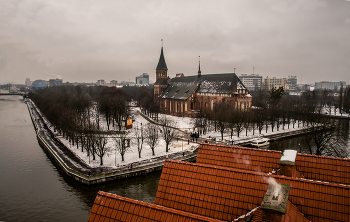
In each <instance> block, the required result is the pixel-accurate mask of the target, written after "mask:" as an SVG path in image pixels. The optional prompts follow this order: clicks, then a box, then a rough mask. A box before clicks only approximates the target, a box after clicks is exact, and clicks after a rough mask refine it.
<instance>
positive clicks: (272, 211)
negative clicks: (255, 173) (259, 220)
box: [260, 179, 290, 222]
mask: <svg viewBox="0 0 350 222" xmlns="http://www.w3.org/2000/svg"><path fill="white" fill-rule="evenodd" d="M272 180H273V181H274V182H273V183H270V185H269V187H268V188H267V191H266V194H265V197H264V199H263V202H262V203H261V206H260V208H261V209H262V210H263V211H264V214H263V221H275V222H277V221H284V218H285V217H284V215H285V214H286V210H287V204H288V197H289V189H290V186H289V185H287V184H283V183H277V182H275V180H274V179H272Z"/></svg>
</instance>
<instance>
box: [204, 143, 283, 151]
mask: <svg viewBox="0 0 350 222" xmlns="http://www.w3.org/2000/svg"><path fill="white" fill-rule="evenodd" d="M202 144H203V145H205V147H222V148H235V149H242V150H251V151H263V152H267V153H280V154H282V153H283V152H282V151H278V150H265V149H259V148H249V147H241V146H228V145H222V144H216V145H214V144H206V143H200V145H202Z"/></svg>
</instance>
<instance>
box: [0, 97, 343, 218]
mask: <svg viewBox="0 0 350 222" xmlns="http://www.w3.org/2000/svg"><path fill="white" fill-rule="evenodd" d="M345 121H347V125H346V126H347V130H349V121H348V120H345ZM300 140H301V139H300V137H297V138H291V139H286V140H284V141H276V142H272V143H271V144H270V147H269V149H273V150H281V151H283V150H284V149H298V148H299V144H300ZM0 151H1V155H0V221H87V219H88V217H89V214H90V210H91V207H92V205H93V202H94V199H95V197H96V194H97V192H98V191H99V190H102V191H106V192H110V193H114V194H118V195H120V196H124V197H129V198H132V199H136V200H140V201H144V202H149V203H154V199H155V196H156V192H157V187H158V183H159V177H160V174H161V173H160V172H157V173H152V174H149V175H146V176H139V177H134V178H129V179H124V180H118V181H115V182H109V183H105V184H102V185H95V186H86V185H83V184H80V183H78V182H76V181H74V180H72V179H71V178H69V177H66V176H64V175H63V174H61V173H60V172H59V171H58V170H57V168H56V167H55V166H54V165H53V164H52V162H51V161H50V159H49V158H48V157H47V156H46V154H45V153H44V151H43V150H42V149H41V147H40V146H39V144H38V141H37V139H36V134H35V130H34V127H33V125H32V122H31V120H30V117H29V113H28V110H27V106H26V104H25V103H24V102H23V100H22V97H21V96H15V95H12V96H4V95H0Z"/></svg>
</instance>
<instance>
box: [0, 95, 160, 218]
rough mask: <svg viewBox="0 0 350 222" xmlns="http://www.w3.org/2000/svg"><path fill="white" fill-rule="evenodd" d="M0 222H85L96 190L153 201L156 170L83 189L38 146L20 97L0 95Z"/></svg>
mask: <svg viewBox="0 0 350 222" xmlns="http://www.w3.org/2000/svg"><path fill="white" fill-rule="evenodd" d="M0 151H1V155H0V221H87V219H88V217H89V214H90V210H91V207H92V205H93V203H94V200H95V197H96V194H97V192H98V191H99V190H103V191H106V192H110V193H114V194H118V195H121V196H124V197H129V198H133V199H137V200H141V201H144V202H149V203H154V199H155V195H156V192H157V187H158V182H159V177H160V172H158V173H153V174H149V175H147V176H140V177H135V178H129V179H124V180H119V181H116V182H110V183H105V184H102V185H96V186H86V185H82V184H80V183H77V182H76V181H73V180H72V179H70V178H68V177H66V176H63V174H61V173H60V172H59V171H58V170H57V168H56V167H55V166H54V165H53V164H52V163H51V161H50V159H49V158H48V157H47V156H46V154H45V153H44V151H43V150H42V149H41V147H40V146H39V144H38V141H37V139H36V134H35V130H34V127H33V125H32V122H31V120H30V117H29V113H28V110H27V106H26V104H25V103H23V100H22V97H21V96H4V95H2V96H0Z"/></svg>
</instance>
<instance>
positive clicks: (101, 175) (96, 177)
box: [26, 99, 197, 185]
mask: <svg viewBox="0 0 350 222" xmlns="http://www.w3.org/2000/svg"><path fill="white" fill-rule="evenodd" d="M26 103H27V107H28V111H29V114H30V117H31V119H32V122H33V125H34V128H35V130H36V134H37V138H38V142H39V144H40V146H41V147H42V148H43V150H44V151H45V153H46V154H47V155H48V156H49V158H50V159H51V161H52V162H53V163H54V164H55V165H56V167H58V168H59V169H60V171H61V172H63V173H65V174H66V175H68V176H69V177H71V178H73V179H75V180H77V181H79V182H81V183H83V184H87V185H92V184H98V183H103V182H107V181H112V180H117V179H122V178H126V177H132V176H138V175H145V174H148V173H151V172H155V171H160V170H161V169H162V167H163V164H164V161H165V159H166V158H170V159H176V160H182V161H194V160H195V159H196V156H197V149H187V150H183V151H181V152H176V153H171V154H167V155H162V156H157V157H151V158H148V159H144V160H141V161H137V162H134V163H131V164H127V165H126V164H125V165H118V166H115V167H104V166H99V167H91V166H89V165H88V164H87V163H86V162H85V161H84V160H82V159H81V158H80V157H79V156H78V155H76V154H75V153H74V152H72V151H71V149H69V148H68V147H67V146H66V145H65V144H64V143H62V141H60V140H59V138H58V137H57V135H55V134H54V133H53V132H52V127H51V125H50V123H49V122H48V121H47V120H46V119H45V117H44V116H43V115H42V114H41V113H40V110H38V109H37V107H36V106H35V104H33V102H32V101H31V100H29V99H27V100H26Z"/></svg>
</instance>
